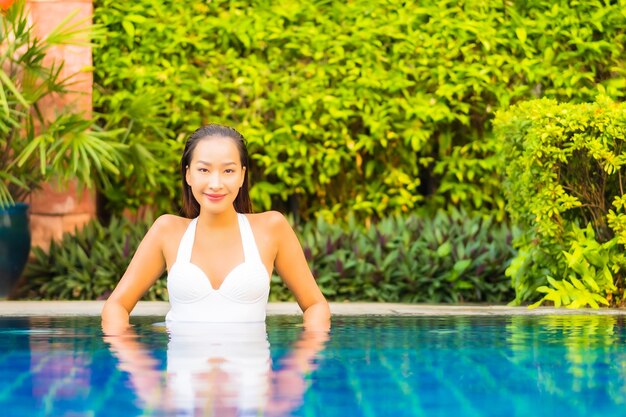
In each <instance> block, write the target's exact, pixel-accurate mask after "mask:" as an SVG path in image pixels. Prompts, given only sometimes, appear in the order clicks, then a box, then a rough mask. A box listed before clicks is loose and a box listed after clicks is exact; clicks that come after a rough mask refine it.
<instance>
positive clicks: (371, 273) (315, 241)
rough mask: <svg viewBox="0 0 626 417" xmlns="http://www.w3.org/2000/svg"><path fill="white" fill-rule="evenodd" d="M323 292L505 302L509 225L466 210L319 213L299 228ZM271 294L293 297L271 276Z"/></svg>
mask: <svg viewBox="0 0 626 417" xmlns="http://www.w3.org/2000/svg"><path fill="white" fill-rule="evenodd" d="M299 235H300V236H301V241H302V245H303V248H304V252H305V255H306V257H307V259H308V260H309V265H310V267H311V270H312V272H313V274H314V275H315V276H316V277H317V282H318V285H319V286H320V288H321V290H322V292H323V293H324V295H325V296H326V297H327V298H328V299H330V300H334V301H345V300H347V301H385V302H435V303H437V302H443V303H456V302H502V301H508V300H510V299H511V297H512V291H511V288H510V284H509V282H508V280H507V279H506V277H505V276H504V270H505V268H506V266H507V264H508V260H509V259H510V258H511V257H512V256H513V253H512V249H511V246H510V237H511V236H510V231H509V229H508V228H507V227H506V226H505V225H503V224H499V223H495V222H494V221H493V220H491V219H490V218H487V217H479V216H474V217H470V216H468V215H467V213H464V212H461V211H452V212H451V214H446V213H445V212H439V213H437V215H436V216H434V217H433V218H421V217H416V216H401V215H398V216H393V217H388V218H386V219H384V220H382V221H381V222H379V223H377V224H375V225H372V226H371V227H368V228H363V227H362V226H360V225H358V224H357V223H356V222H355V221H354V219H353V218H352V219H351V220H350V221H349V222H348V223H347V224H346V225H345V226H344V227H342V226H339V225H337V224H333V223H328V222H326V221H324V220H323V219H322V218H318V219H317V220H316V222H310V223H307V224H306V225H305V226H304V227H303V228H302V230H300V231H299ZM272 284H273V285H272V292H271V299H272V300H287V299H291V294H290V293H289V292H288V290H286V288H285V287H284V286H283V285H282V284H281V283H280V279H279V278H278V277H273V280H272Z"/></svg>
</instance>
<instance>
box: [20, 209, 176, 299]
mask: <svg viewBox="0 0 626 417" xmlns="http://www.w3.org/2000/svg"><path fill="white" fill-rule="evenodd" d="M150 224H151V220H150V219H149V218H148V219H147V220H146V221H142V222H138V223H136V224H135V223H132V222H130V221H129V220H127V219H118V218H112V219H111V223H110V224H109V225H108V226H103V225H101V224H100V223H99V222H97V221H92V222H90V223H88V224H87V225H85V227H84V228H83V229H81V230H80V231H77V232H76V233H75V234H70V233H66V234H65V235H63V238H62V240H61V241H59V242H52V243H51V245H50V250H49V251H48V253H46V252H44V251H43V250H42V249H41V248H34V249H33V254H34V257H33V259H31V260H29V262H28V264H27V265H26V270H25V271H24V274H23V277H22V280H21V282H23V285H22V286H21V287H20V288H19V292H18V293H17V297H18V298H29V299H41V300H101V299H106V298H107V297H108V296H109V294H110V293H111V291H113V289H114V288H115V285H117V282H118V281H119V280H120V278H121V277H122V275H123V274H124V272H125V271H126V268H127V267H128V264H129V263H130V260H131V258H132V256H133V254H134V252H135V249H136V248H137V246H139V242H141V239H143V236H144V235H145V233H146V232H147V230H148V228H149V225H150ZM164 278H165V274H163V276H162V277H160V278H159V280H158V281H157V282H156V284H155V285H153V286H152V287H151V288H150V290H149V291H148V292H147V293H146V295H145V296H144V299H146V300H159V299H167V288H166V283H165V279H164Z"/></svg>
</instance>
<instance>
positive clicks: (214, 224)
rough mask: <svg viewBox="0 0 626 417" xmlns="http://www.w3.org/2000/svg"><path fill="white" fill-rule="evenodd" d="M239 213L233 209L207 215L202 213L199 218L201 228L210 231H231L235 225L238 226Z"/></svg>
mask: <svg viewBox="0 0 626 417" xmlns="http://www.w3.org/2000/svg"><path fill="white" fill-rule="evenodd" d="M237 223H238V220H237V212H236V211H235V209H234V208H233V209H232V210H226V211H223V212H221V213H207V212H203V211H202V210H201V211H200V215H199V216H198V224H199V225H200V226H201V227H206V228H209V229H213V230H216V229H229V228H231V227H233V225H235V224H237Z"/></svg>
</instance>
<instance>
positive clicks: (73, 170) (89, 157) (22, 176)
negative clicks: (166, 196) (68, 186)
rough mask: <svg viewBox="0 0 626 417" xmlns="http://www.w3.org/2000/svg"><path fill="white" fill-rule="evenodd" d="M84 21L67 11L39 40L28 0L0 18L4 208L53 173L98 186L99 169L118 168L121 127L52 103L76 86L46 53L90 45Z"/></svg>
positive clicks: (0, 199)
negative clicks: (54, 107) (106, 129)
mask: <svg viewBox="0 0 626 417" xmlns="http://www.w3.org/2000/svg"><path fill="white" fill-rule="evenodd" d="M85 25H86V22H84V21H74V19H73V16H68V17H67V18H66V19H65V20H64V21H63V22H62V23H61V24H60V25H59V26H57V27H56V28H55V29H53V30H52V31H51V32H50V33H49V34H48V35H47V36H46V37H45V38H44V39H40V38H38V37H37V36H35V33H34V30H33V26H32V24H31V22H30V21H29V18H28V12H27V10H26V8H25V1H24V0H18V1H16V2H15V3H14V4H13V5H12V6H11V7H10V8H9V9H8V10H7V11H6V13H4V14H3V15H2V17H0V207H4V206H7V205H10V204H11V203H13V202H14V201H15V200H23V199H24V198H25V196H26V195H28V193H30V192H32V191H33V190H34V189H36V188H37V187H39V186H40V185H41V184H42V183H43V182H45V181H48V180H50V179H52V178H56V179H58V180H60V181H63V180H66V179H69V178H77V179H78V180H80V181H81V182H82V183H84V184H86V185H91V184H93V175H94V173H105V172H117V171H118V168H117V165H118V164H119V162H120V149H121V148H120V146H119V145H117V144H116V143H115V141H114V140H113V138H114V137H115V136H116V135H117V133H118V132H116V131H109V132H104V131H103V130H101V129H99V128H98V127H97V126H94V125H93V123H92V121H91V120H89V119H88V118H87V117H85V116H84V115H81V114H79V113H77V112H75V111H72V109H71V108H69V107H67V108H64V109H58V111H57V112H56V114H52V112H51V111H50V108H49V107H50V103H51V100H52V98H53V97H58V96H59V95H63V94H65V93H68V92H69V91H70V88H71V85H72V76H69V77H66V76H64V75H63V74H64V65H63V62H59V61H55V60H51V59H48V57H47V55H48V53H49V52H50V50H51V48H53V47H56V46H60V45H71V44H84V43H85V42H87V40H86V37H88V36H89V33H90V32H89V31H88V28H86V27H85ZM47 107H48V108H47Z"/></svg>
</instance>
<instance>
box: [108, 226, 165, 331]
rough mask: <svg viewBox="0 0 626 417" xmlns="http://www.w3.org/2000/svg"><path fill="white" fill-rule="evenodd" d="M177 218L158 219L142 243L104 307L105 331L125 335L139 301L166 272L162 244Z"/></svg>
mask: <svg viewBox="0 0 626 417" xmlns="http://www.w3.org/2000/svg"><path fill="white" fill-rule="evenodd" d="M173 218H174V216H167V215H165V216H161V217H159V218H158V219H157V220H156V221H155V222H154V224H153V225H152V227H150V230H148V233H146V235H145V236H144V238H143V240H142V241H141V243H140V244H139V247H138V248H137V251H136V252H135V255H134V256H133V259H132V260H131V262H130V264H129V265H128V268H127V269H126V272H125V273H124V275H123V276H122V278H121V279H120V281H119V282H118V284H117V286H116V287H115V290H113V293H111V295H110V296H109V298H108V299H107V301H106V302H105V303H104V307H103V308H102V330H103V331H104V333H105V334H107V335H116V334H122V333H124V332H125V331H126V330H127V329H128V328H129V320H128V319H129V316H130V312H131V311H132V310H133V308H134V307H135V305H136V304H137V301H139V299H140V298H141V297H142V296H143V294H144V293H145V292H146V291H148V289H149V288H150V286H152V284H154V282H155V281H156V280H157V279H158V278H159V276H161V274H162V273H163V270H164V269H165V265H166V264H165V257H164V255H163V242H164V241H165V238H166V237H167V234H168V232H170V230H168V229H170V228H171V227H170V225H171V222H172V219H173Z"/></svg>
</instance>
